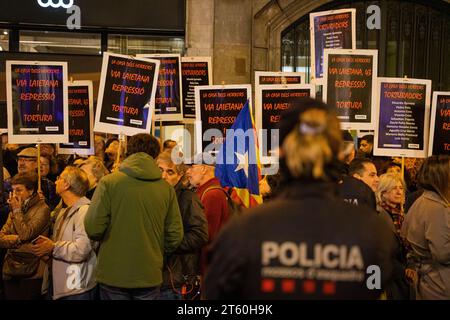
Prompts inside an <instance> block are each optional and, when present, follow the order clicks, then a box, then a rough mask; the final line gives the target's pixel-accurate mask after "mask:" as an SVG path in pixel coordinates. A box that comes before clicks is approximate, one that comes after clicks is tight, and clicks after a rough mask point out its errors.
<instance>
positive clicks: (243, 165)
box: [234, 151, 248, 178]
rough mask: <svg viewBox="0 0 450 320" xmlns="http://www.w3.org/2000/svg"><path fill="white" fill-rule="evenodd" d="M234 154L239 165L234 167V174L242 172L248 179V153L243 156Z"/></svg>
mask: <svg viewBox="0 0 450 320" xmlns="http://www.w3.org/2000/svg"><path fill="white" fill-rule="evenodd" d="M234 154H235V155H236V157H237V158H238V161H239V164H238V166H237V167H236V169H234V172H237V171H239V170H244V173H245V176H246V177H247V178H248V151H247V152H245V154H240V153H237V152H235V153H234Z"/></svg>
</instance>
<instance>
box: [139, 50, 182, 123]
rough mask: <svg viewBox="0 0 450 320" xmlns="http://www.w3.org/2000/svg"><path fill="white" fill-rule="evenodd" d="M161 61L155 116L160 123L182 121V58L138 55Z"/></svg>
mask: <svg viewBox="0 0 450 320" xmlns="http://www.w3.org/2000/svg"><path fill="white" fill-rule="evenodd" d="M137 57H142V58H149V59H157V60H159V61H160V63H161V64H160V67H159V76H158V85H157V87H156V98H155V115H156V119H155V120H158V121H182V120H183V97H182V93H183V90H182V81H181V57H180V55H179V54H138V55H137Z"/></svg>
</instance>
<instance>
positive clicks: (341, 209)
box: [204, 99, 394, 299]
mask: <svg viewBox="0 0 450 320" xmlns="http://www.w3.org/2000/svg"><path fill="white" fill-rule="evenodd" d="M280 125H281V126H280V146H281V150H280V157H281V158H280V168H281V174H282V175H283V177H284V184H283V185H284V188H283V190H281V191H280V194H279V196H278V197H277V198H276V199H274V200H273V201H271V202H270V203H268V204H263V205H261V206H259V207H257V208H255V209H253V211H250V213H249V214H246V215H244V216H243V217H242V218H240V219H238V220H236V221H234V222H232V223H230V224H229V225H228V226H225V228H224V229H223V232H222V233H221V234H220V235H219V237H218V238H217V240H216V241H215V243H214V246H213V248H212V250H211V252H210V258H211V261H210V268H209V272H208V273H207V275H206V278H205V292H204V296H205V298H206V299H370V298H374V299H375V298H379V296H380V294H381V291H382V290H383V288H384V287H385V285H386V283H387V282H388V281H390V278H391V274H392V262H391V260H392V256H393V245H394V238H393V236H392V233H391V232H390V230H389V228H388V227H387V226H386V225H385V224H383V222H382V221H381V220H380V219H379V217H377V216H376V215H374V214H373V213H372V212H370V209H368V208H366V207H363V206H361V207H356V206H353V205H350V204H348V203H346V202H344V201H342V199H340V198H339V196H338V193H337V180H336V179H337V178H336V177H337V176H339V175H336V173H335V172H334V171H335V168H336V166H335V165H334V164H335V162H336V161H337V159H336V157H337V155H338V154H339V150H340V148H341V143H342V136H341V132H340V129H339V127H340V124H339V121H338V119H337V117H336V115H335V112H334V110H331V109H330V107H328V106H327V105H325V104H323V103H322V102H319V101H316V100H312V99H305V100H302V101H300V102H299V103H298V104H297V106H296V107H295V108H292V109H291V110H289V111H288V112H287V113H286V114H283V115H282V119H281V123H280Z"/></svg>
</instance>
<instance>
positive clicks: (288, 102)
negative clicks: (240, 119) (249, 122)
mask: <svg viewBox="0 0 450 320" xmlns="http://www.w3.org/2000/svg"><path fill="white" fill-rule="evenodd" d="M305 97H312V98H314V97H315V89H314V85H312V84H287V85H278V86H275V85H273V86H265V85H260V86H258V87H256V91H255V103H256V108H255V118H256V129H257V130H258V140H259V142H260V146H259V150H260V153H261V163H263V164H266V163H271V159H272V157H276V156H277V155H278V143H279V135H278V130H276V129H277V125H278V123H279V122H280V117H281V113H282V112H284V111H286V110H288V109H290V108H292V107H295V106H296V104H297V103H298V100H299V99H300V98H305Z"/></svg>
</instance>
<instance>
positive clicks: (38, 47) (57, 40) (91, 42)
mask: <svg viewBox="0 0 450 320" xmlns="http://www.w3.org/2000/svg"><path fill="white" fill-rule="evenodd" d="M100 50H101V35H100V34H90V33H72V32H52V31H29V30H24V31H20V51H21V52H38V53H64V54H100Z"/></svg>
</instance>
